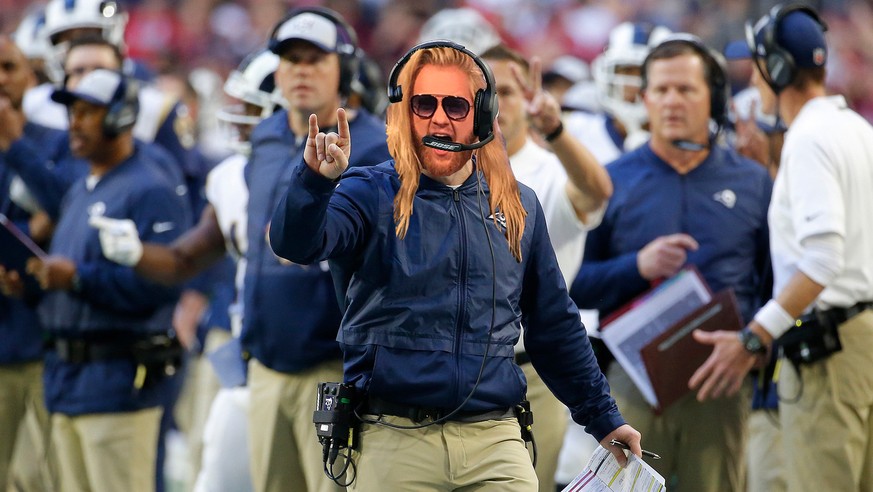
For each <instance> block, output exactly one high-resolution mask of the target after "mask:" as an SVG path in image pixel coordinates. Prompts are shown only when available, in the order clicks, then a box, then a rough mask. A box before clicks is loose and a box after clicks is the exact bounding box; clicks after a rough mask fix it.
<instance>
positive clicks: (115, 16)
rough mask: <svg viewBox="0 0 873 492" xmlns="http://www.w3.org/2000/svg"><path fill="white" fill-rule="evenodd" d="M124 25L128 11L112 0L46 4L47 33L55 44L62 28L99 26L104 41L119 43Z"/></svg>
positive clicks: (53, 0) (60, 0)
mask: <svg viewBox="0 0 873 492" xmlns="http://www.w3.org/2000/svg"><path fill="white" fill-rule="evenodd" d="M126 26H127V14H126V13H124V12H121V11H120V10H119V8H118V4H117V3H116V2H115V1H113V0H50V1H49V3H48V5H46V8H45V28H46V34H48V37H49V42H51V44H52V45H54V46H56V45H58V43H59V42H60V40H59V39H58V36H59V35H60V34H61V33H63V32H65V31H69V30H70V29H79V28H93V29H100V30H101V33H102V34H103V38H104V39H105V40H106V41H109V42H110V43H112V44H114V45H115V46H118V47H122V45H123V44H124V28H125V27H126Z"/></svg>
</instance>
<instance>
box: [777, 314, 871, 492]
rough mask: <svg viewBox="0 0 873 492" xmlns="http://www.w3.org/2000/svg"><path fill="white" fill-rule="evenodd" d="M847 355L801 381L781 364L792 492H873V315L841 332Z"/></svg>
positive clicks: (808, 369) (805, 373) (804, 369)
mask: <svg viewBox="0 0 873 492" xmlns="http://www.w3.org/2000/svg"><path fill="white" fill-rule="evenodd" d="M839 334H840V340H841V341H842V345H843V350H842V351H841V352H838V353H836V354H833V355H832V356H830V357H829V358H827V359H825V360H822V361H819V362H816V363H814V364H811V365H805V366H801V371H800V375H799V377H798V374H797V373H796V372H795V371H794V367H793V366H792V364H791V363H789V362H788V361H785V362H784V363H783V367H782V373H781V374H780V380H779V394H780V395H781V396H782V399H783V400H791V399H792V398H796V397H797V395H799V400H798V401H797V402H796V403H787V402H783V403H781V404H780V408H779V409H780V415H781V417H782V419H781V420H782V438H783V442H784V444H785V470H786V475H787V477H788V490H791V491H792V492H795V491H797V492H802V491H806V490H809V491H819V490H839V491H846V492H850V491H873V310H867V311H864V312H863V313H861V314H859V315H857V316H855V317H854V318H852V319H850V320H848V321H847V322H845V323H843V324H842V325H840V327H839Z"/></svg>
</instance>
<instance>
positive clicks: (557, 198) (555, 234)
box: [509, 138, 606, 289]
mask: <svg viewBox="0 0 873 492" xmlns="http://www.w3.org/2000/svg"><path fill="white" fill-rule="evenodd" d="M509 164H510V166H511V167H512V172H513V174H515V179H517V180H518V181H519V182H520V183H523V184H525V185H527V186H529V187H530V188H531V189H533V190H534V193H536V195H537V198H538V199H539V201H540V204H542V206H543V215H545V217H546V225H547V227H548V229H549V238H550V239H551V241H552V248H554V249H555V255H556V256H557V257H558V267H559V268H560V269H561V273H563V274H564V282H566V283H567V289H569V288H570V284H572V283H573V279H575V278H576V274H577V273H579V267H581V266H582V254H583V253H584V252H585V237H586V236H587V233H588V231H589V230H591V229H593V228H595V227H597V226H598V225H600V221H601V220H602V219H603V212H604V211H605V209H606V207H605V206H603V207H601V208H600V209H599V210H598V211H597V212H595V213H590V214H588V217H587V222H588V223H587V224H583V223H582V221H581V220H579V217H578V216H577V215H576V210H575V209H574V208H573V204H572V203H571V202H570V198H569V197H568V196H567V180H568V179H569V178H568V177H567V172H566V171H565V170H564V167H563V166H562V165H561V161H559V160H558V157H557V156H555V154H553V153H552V152H549V151H548V150H546V149H544V148H542V147H540V146H539V145H537V144H536V143H535V142H534V141H533V140H531V139H530V138H528V139H527V141H526V142H525V143H524V146H523V147H522V148H521V150H519V151H518V152H516V153H515V154H513V155H511V156H510V157H509Z"/></svg>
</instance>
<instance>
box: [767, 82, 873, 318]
mask: <svg viewBox="0 0 873 492" xmlns="http://www.w3.org/2000/svg"><path fill="white" fill-rule="evenodd" d="M769 221H770V248H771V256H772V260H773V275H774V285H773V292H774V297H775V296H776V295H778V293H779V292H781V291H782V290H783V289H784V288H785V286H786V284H787V283H788V280H789V279H790V278H791V276H792V275H793V274H794V273H795V272H796V271H797V264H798V262H799V261H800V259H801V257H802V255H803V245H802V243H803V241H804V240H805V239H806V238H809V237H811V236H814V235H817V234H824V233H836V234H838V235H840V236H842V238H843V239H844V242H845V251H844V263H845V265H844V269H843V271H842V272H841V273H840V274H838V275H837V277H836V279H834V280H833V281H831V282H829V283H827V284H826V285H825V289H824V291H823V292H822V293H821V295H819V297H818V299H817V300H816V305H817V306H818V307H819V308H820V309H828V308H831V307H848V306H852V305H854V304H856V303H858V302H861V301H871V300H873V127H871V126H870V124H869V123H868V122H867V121H866V120H864V119H863V118H862V117H861V116H859V115H858V114H857V113H855V112H854V111H852V110H850V109H848V107H847V105H846V101H845V99H844V98H843V97H842V96H832V97H818V98H815V99H812V100H810V101H809V102H807V103H806V104H805V105H804V106H803V108H802V109H801V111H800V113H799V114H798V115H797V118H796V119H795V120H794V121H793V122H792V124H791V127H790V128H789V130H788V132H787V133H786V135H785V145H784V146H783V148H782V164H781V166H780V168H779V172H778V174H777V176H776V181H775V183H774V185H773V197H772V200H771V202H770V210H769ZM803 273H805V274H807V275H809V276H810V278H812V279H813V280H815V281H816V282H818V283H823V282H820V281H819V280H818V279H816V278H815V277H814V276H813V275H810V272H803Z"/></svg>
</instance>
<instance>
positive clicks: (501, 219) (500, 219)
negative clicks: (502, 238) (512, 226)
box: [488, 210, 506, 231]
mask: <svg viewBox="0 0 873 492" xmlns="http://www.w3.org/2000/svg"><path fill="white" fill-rule="evenodd" d="M488 220H492V221H496V222H497V224H499V225H500V227H502V228H503V230H504V231H505V230H506V216H505V215H503V212H501V211H500V210H498V211H497V212H494V213H493V214H491V215H489V216H488Z"/></svg>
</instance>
